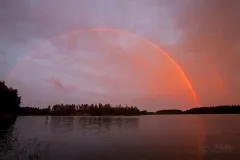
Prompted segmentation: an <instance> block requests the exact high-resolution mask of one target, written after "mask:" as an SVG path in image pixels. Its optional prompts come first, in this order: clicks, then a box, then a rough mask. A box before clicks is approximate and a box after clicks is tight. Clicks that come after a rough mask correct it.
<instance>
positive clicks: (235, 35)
mask: <svg viewBox="0 0 240 160" xmlns="http://www.w3.org/2000/svg"><path fill="white" fill-rule="evenodd" d="M239 7H240V2H239V1H238V0H232V1H225V0H211V1H209V0H201V1H191V0H183V1H181V2H180V1H178V0H170V1H169V0H132V1H128V0H121V1H117V0H81V1H79V0H69V1H68V2H66V1H64V0H52V1H47V0H42V1H36V0H22V1H21V2H19V1H15V0H3V1H1V2H0V26H1V27H0V34H1V37H0V47H1V51H0V66H1V69H0V78H1V79H4V77H5V78H6V77H7V78H6V79H7V80H8V82H7V83H9V84H10V85H11V86H14V87H16V88H19V90H20V92H21V94H22V95H24V96H23V98H24V99H25V100H24V104H26V105H38V106H44V105H46V104H48V103H56V102H59V101H61V99H62V101H66V102H69V103H71V102H72V103H79V102H80V103H81V102H91V101H92V102H93V103H96V102H97V101H100V100H102V101H107V100H109V101H111V102H112V103H120V102H123V103H134V104H136V105H140V106H141V107H142V108H147V109H148V108H149V109H150V110H156V109H160V108H167V107H172V108H181V107H183V106H186V108H187V107H190V106H191V105H194V104H192V99H191V94H189V90H188V88H187V87H186V84H185V83H184V81H183V80H182V78H180V77H178V76H179V73H178V72H177V71H176V69H174V66H173V65H171V63H169V61H167V60H166V57H163V56H161V54H157V53H156V51H155V50H154V49H153V48H151V47H150V46H149V45H147V44H144V43H141V44H139V42H138V40H136V39H132V38H131V37H128V36H116V35H111V34H109V33H104V34H103V33H102V34H103V35H99V34H92V33H89V32H85V33H84V35H83V36H80V38H77V40H76V39H74V38H73V42H74V43H73V42H72V41H71V40H69V39H68V38H69V37H68V36H69V35H68V33H69V32H70V31H71V30H74V29H76V28H89V27H91V28H92V27H93V28H96V27H101V28H102V27H107V28H119V29H123V30H127V31H129V32H133V33H136V34H138V35H140V36H143V37H146V38H149V39H151V40H152V41H154V42H155V43H156V44H158V45H159V46H162V47H163V48H164V49H165V50H167V51H168V52H169V54H170V55H171V56H172V57H173V58H174V59H175V60H176V62H178V63H179V64H180V66H181V67H182V68H183V70H184V71H185V72H186V74H187V75H188V77H189V79H190V80H191V83H192V85H193V87H194V89H195V90H196V92H197V94H198V96H199V99H200V101H201V104H202V105H216V104H235V103H240V101H239V99H240V97H239V96H240V83H239V81H240V74H239V73H238V70H239V67H240V66H239V63H238V61H239V59H240V54H239V51H240V48H239V42H240V38H239V37H240V31H239V27H240V14H239V12H238V8H239ZM59 35H62V36H59ZM52 37H58V38H57V39H56V38H55V39H52V40H50V41H49V39H50V38H52ZM70 39H71V38H70ZM56 46H57V47H56ZM153 60H158V63H155V62H153ZM19 63H22V64H21V65H19ZM16 64H18V65H17V67H15V69H14V70H15V71H12V68H14V66H15V65H16ZM155 64H156V65H155ZM109 66H112V67H109ZM24 67H25V68H24ZM17 71H19V72H24V73H21V74H19V73H18V72H17ZM78 71H80V72H78ZM123 71H127V72H123ZM9 73H11V74H9ZM13 73H14V74H13ZM36 73H37V74H36ZM77 73H79V75H76V74H77ZM116 73H121V74H120V75H121V78H119V77H117V76H118V75H116ZM123 73H124V74H123ZM109 75H112V77H111V76H109ZM11 76H12V78H11ZM76 76H77V78H74V77H76ZM114 76H115V77H114ZM66 77H70V78H66ZM140 77H150V78H149V79H148V78H140ZM139 79H140V81H138V80H139ZM40 80H42V81H40ZM79 80H81V82H79ZM166 83H167V85H164V84H166ZM20 84H21V85H20ZM23 84H24V85H23ZM170 84H171V85H170ZM28 86H31V87H28ZM116 86H118V87H117V88H116ZM171 86H173V87H171ZM30 88H32V89H30ZM43 88H44V89H43ZM84 88H85V89H86V88H87V89H86V90H84ZM103 88H104V89H103ZM68 90H71V91H72V92H71V94H70V93H69V94H68V95H69V96H68V98H66V95H65V94H64V93H66V92H68ZM46 93H48V94H49V95H51V98H48V97H49V96H44V95H45V94H46ZM79 94H81V96H80V97H82V98H79ZM40 95H42V96H40ZM92 97H95V98H94V100H93V98H92Z"/></svg>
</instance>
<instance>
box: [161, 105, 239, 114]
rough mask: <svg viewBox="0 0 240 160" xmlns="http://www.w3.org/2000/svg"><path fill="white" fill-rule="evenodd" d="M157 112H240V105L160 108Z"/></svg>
mask: <svg viewBox="0 0 240 160" xmlns="http://www.w3.org/2000/svg"><path fill="white" fill-rule="evenodd" d="M156 114H240V105H222V106H211V107H198V108H191V109H189V110H186V111H182V110H177V109H169V110H159V111H157V112H156Z"/></svg>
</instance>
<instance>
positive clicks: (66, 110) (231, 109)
mask: <svg viewBox="0 0 240 160" xmlns="http://www.w3.org/2000/svg"><path fill="white" fill-rule="evenodd" d="M20 104H21V97H20V96H19V95H18V90H17V89H13V88H11V87H7V86H6V84H5V82H2V81H0V117H6V116H9V115H15V116H17V115H61V116H68V115H81V116H115V115H116V116H120V115H124V116H133V115H156V114H157V115H164V114H171V115H172V114H240V105H224V106H211V107H199V108H192V109H189V110H186V111H182V110H177V109H169V110H159V111H157V112H148V111H146V110H144V111H140V110H139V109H138V108H137V107H136V106H122V105H117V106H112V105H111V104H101V103H99V104H80V105H75V104H56V105H53V106H50V105H49V106H48V107H47V108H36V107H21V106H20Z"/></svg>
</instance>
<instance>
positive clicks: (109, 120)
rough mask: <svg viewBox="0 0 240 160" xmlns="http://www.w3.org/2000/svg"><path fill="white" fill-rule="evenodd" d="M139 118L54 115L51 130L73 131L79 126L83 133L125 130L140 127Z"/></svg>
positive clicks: (50, 123)
mask: <svg viewBox="0 0 240 160" xmlns="http://www.w3.org/2000/svg"><path fill="white" fill-rule="evenodd" d="M138 123H139V119H138V118H135V117H102V116H99V117H92V116H89V117H88V116H86V117H84V116H83V117H74V116H52V117H51V118H50V122H49V125H50V130H51V132H53V133H66V132H72V131H73V130H74V129H76V128H79V130H78V132H81V133H82V134H91V132H92V133H96V134H102V133H107V132H110V131H124V130H130V129H134V128H137V127H138Z"/></svg>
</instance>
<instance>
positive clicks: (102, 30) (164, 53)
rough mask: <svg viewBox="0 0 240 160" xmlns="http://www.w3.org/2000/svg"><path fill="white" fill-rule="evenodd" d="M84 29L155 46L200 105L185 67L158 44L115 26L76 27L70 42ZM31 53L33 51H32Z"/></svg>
mask: <svg viewBox="0 0 240 160" xmlns="http://www.w3.org/2000/svg"><path fill="white" fill-rule="evenodd" d="M83 31H91V32H111V33H113V34H125V35H128V36H131V37H132V38H136V39H138V40H140V41H142V42H145V43H147V44H149V45H150V46H152V47H154V48H155V49H156V50H158V51H159V52H160V53H162V54H163V55H164V56H165V57H166V58H167V59H168V60H169V61H170V62H171V63H172V64H173V65H174V66H175V67H176V69H177V70H178V72H179V73H180V75H181V77H182V78H183V80H184V82H185V83H186V85H187V87H188V88H189V90H190V92H191V94H192V97H193V100H194V103H195V104H196V106H200V102H199V99H198V97H197V94H196V92H195V90H194V89H193V86H192V84H191V82H190V80H189V79H188V77H187V75H186V74H185V72H184V71H183V69H182V68H181V66H180V65H179V64H178V63H177V62H176V61H175V60H174V59H173V58H172V57H171V56H170V55H169V54H168V53H167V52H165V51H164V50H163V49H162V48H161V47H159V46H158V45H157V44H155V43H154V42H152V41H150V40H148V39H146V38H143V37H141V36H139V35H137V34H134V33H130V32H128V31H124V30H120V29H113V28H88V29H76V30H72V31H70V32H69V33H67V35H69V37H70V40H69V42H70V43H71V41H73V40H74V38H75V36H77V35H79V34H80V33H81V32H83ZM56 38H58V36H57V37H54V38H53V39H56ZM50 40H51V39H50ZM30 53H31V52H30ZM18 65H21V61H20V62H18V63H17V65H15V66H14V67H13V69H12V70H11V71H10V73H9V74H8V75H7V77H8V76H9V75H11V73H12V72H13V71H14V68H16V67H17V66H18Z"/></svg>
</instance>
